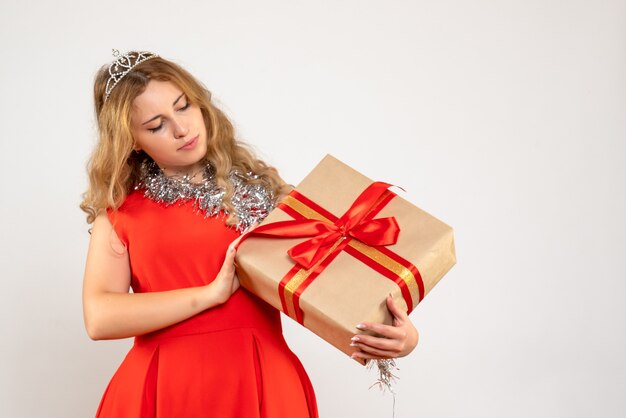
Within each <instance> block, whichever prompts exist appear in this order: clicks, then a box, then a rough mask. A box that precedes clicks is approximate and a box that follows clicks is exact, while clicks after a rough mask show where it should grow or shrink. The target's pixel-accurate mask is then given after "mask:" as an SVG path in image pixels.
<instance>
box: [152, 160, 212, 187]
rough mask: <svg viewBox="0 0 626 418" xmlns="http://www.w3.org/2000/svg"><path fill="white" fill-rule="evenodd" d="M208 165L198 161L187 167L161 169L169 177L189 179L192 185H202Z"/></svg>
mask: <svg viewBox="0 0 626 418" xmlns="http://www.w3.org/2000/svg"><path fill="white" fill-rule="evenodd" d="M205 168H206V163H205V162H204V161H198V162H197V163H195V164H193V165H190V166H187V167H161V171H162V172H163V174H164V175H165V176H167V177H178V178H182V177H187V178H188V179H189V181H191V182H192V183H201V182H202V181H203V180H204V175H203V173H204V170H205Z"/></svg>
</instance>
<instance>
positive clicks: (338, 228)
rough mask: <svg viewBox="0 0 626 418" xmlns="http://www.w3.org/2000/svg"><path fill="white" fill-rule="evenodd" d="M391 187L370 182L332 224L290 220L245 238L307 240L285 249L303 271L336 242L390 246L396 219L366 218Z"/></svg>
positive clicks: (395, 236) (395, 233) (396, 228)
mask: <svg viewBox="0 0 626 418" xmlns="http://www.w3.org/2000/svg"><path fill="white" fill-rule="evenodd" d="M389 187H391V184H388V183H384V182H379V181H377V182H374V183H372V184H371V185H370V186H369V187H367V188H366V189H365V190H364V191H363V192H362V193H361V194H360V195H359V197H357V199H356V200H355V201H354V203H353V204H352V206H350V208H349V209H348V210H347V211H346V213H344V214H343V215H342V216H341V217H340V218H339V219H337V221H336V222H334V223H332V222H325V221H321V220H317V219H294V220H289V221H280V222H274V223H271V224H267V225H261V226H259V227H257V228H255V229H253V230H252V231H250V232H248V233H247V234H246V235H252V236H263V237H269V238H301V237H311V238H310V239H308V240H306V241H303V242H301V243H299V244H296V245H295V246H293V247H291V248H290V249H289V250H288V254H289V256H290V257H291V259H292V260H294V261H295V262H296V263H298V264H300V265H301V266H303V267H304V268H306V269H309V268H311V267H312V266H314V265H315V264H316V263H318V262H319V261H320V260H321V259H322V258H323V257H324V256H325V255H326V254H328V253H330V252H331V251H332V249H333V246H334V245H335V244H336V242H337V241H339V240H346V239H356V240H358V241H361V242H363V243H364V244H367V245H370V246H386V245H393V244H395V243H396V242H397V240H398V235H399V233H400V227H399V225H398V222H397V221H396V219H395V218H394V217H393V216H391V217H388V218H378V219H370V217H369V216H368V214H369V213H370V212H371V210H372V209H373V208H374V207H375V206H376V204H377V203H378V201H379V199H380V198H381V196H382V195H383V194H384V193H385V192H386V191H387V189H388V188H389Z"/></svg>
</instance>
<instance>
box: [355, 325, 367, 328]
mask: <svg viewBox="0 0 626 418" xmlns="http://www.w3.org/2000/svg"><path fill="white" fill-rule="evenodd" d="M356 327H357V328H358V329H365V325H364V324H358V325H357V326H356Z"/></svg>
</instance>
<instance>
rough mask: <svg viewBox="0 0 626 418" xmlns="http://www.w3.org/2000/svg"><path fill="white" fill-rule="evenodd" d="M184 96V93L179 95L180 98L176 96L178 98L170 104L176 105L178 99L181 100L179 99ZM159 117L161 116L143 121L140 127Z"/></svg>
mask: <svg viewBox="0 0 626 418" xmlns="http://www.w3.org/2000/svg"><path fill="white" fill-rule="evenodd" d="M184 95H185V93H181V95H180V96H178V97H177V98H176V100H174V103H172V106H176V103H178V101H179V100H180V98H181V97H183V96H184ZM160 117H161V115H156V116H155V117H153V118H152V119H150V120H147V121H145V122H144V123H142V124H141V125H142V126H143V125H145V124H146V123H150V122H152V121H153V120H155V119H158V118H160Z"/></svg>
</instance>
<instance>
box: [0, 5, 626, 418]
mask: <svg viewBox="0 0 626 418" xmlns="http://www.w3.org/2000/svg"><path fill="white" fill-rule="evenodd" d="M625 20H626V3H625V2H623V1H609V0H604V1H602V0H600V1H556V0H551V1H546V0H531V1H495V0H491V1H489V0H483V1H475V2H464V1H458V0H457V1H454V0H447V1H445V0H444V1H436V2H435V1H387V2H382V1H356V0H353V1H345V0H344V1H341V0H340V1H333V2H331V1H315V2H313V1H282V2H280V1H275V0H272V1H267V0H266V1H230V2H225V1H224V2H215V1H203V2H200V1H198V2H193V3H192V2H179V3H178V4H177V5H174V3H170V2H165V1H131V2H88V1H77V0H73V1H66V2H63V3H60V2H59V3H57V2H47V1H42V0H39V1H23V2H13V1H11V2H9V1H7V0H2V8H1V12H0V35H1V36H0V50H1V53H2V58H1V60H2V63H1V66H0V87H1V91H0V138H1V148H0V151H1V152H0V170H1V176H0V186H1V194H0V199H2V201H1V205H0V237H1V238H0V239H1V242H0V245H1V246H0V254H1V265H0V267H1V270H0V274H1V277H2V282H1V290H0V326H1V328H0V332H1V334H2V337H1V343H0V416H2V417H63V418H67V417H89V416H93V415H94V413H95V410H96V407H97V404H98V402H99V400H100V397H101V395H102V393H103V391H104V389H105V386H106V384H107V382H108V380H109V379H110V377H111V376H112V374H113V372H114V371H115V369H116V368H117V366H118V364H119V363H120V362H121V360H122V358H123V356H124V354H125V353H126V351H127V349H128V348H129V346H130V340H124V341H104V342H93V341H91V340H89V338H88V337H87V335H86V333H85V331H84V328H83V322H82V310H81V285H82V283H81V281H82V274H83V268H84V261H85V255H86V250H87V243H88V234H87V225H86V223H85V221H84V216H83V213H82V212H81V211H80V210H79V208H78V204H79V202H80V199H81V197H80V195H81V193H82V192H83V191H84V190H85V187H86V175H85V164H86V161H87V158H88V156H89V153H90V151H91V149H92V146H93V144H94V141H95V122H94V116H93V105H92V98H91V90H92V83H93V76H94V74H95V72H96V70H97V69H98V68H99V67H100V66H101V65H103V64H105V63H108V62H110V60H111V53H110V51H111V48H117V49H120V50H122V51H126V50H129V49H146V50H151V51H154V52H157V53H159V54H161V55H162V56H164V57H166V58H170V59H172V60H174V61H176V62H178V63H180V64H182V65H183V66H185V67H186V68H188V69H189V70H190V71H191V72H192V73H193V74H194V75H196V76H197V77H198V78H199V79H200V80H202V81H203V82H204V83H205V84H206V85H207V86H208V88H209V89H210V90H211V91H212V92H213V94H214V96H215V97H216V98H217V99H218V101H219V103H220V104H221V106H222V108H223V109H224V110H225V111H226V112H227V113H228V115H229V116H230V117H231V118H232V119H233V121H234V123H235V124H236V127H237V129H238V132H239V136H240V138H242V139H244V140H246V141H248V142H250V143H252V144H253V145H254V146H255V147H256V149H258V151H259V155H260V156H261V158H264V159H265V160H267V161H268V162H269V163H271V164H273V165H275V166H276V167H277V168H278V169H279V170H280V172H281V174H282V175H283V177H284V178H285V179H286V180H288V181H289V182H291V183H294V184H297V183H298V182H299V181H300V180H301V179H302V178H303V177H304V176H305V175H306V173H307V172H308V171H309V170H310V169H311V168H312V167H313V166H314V165H315V164H316V163H317V162H318V161H319V160H320V159H321V158H322V156H323V155H324V154H326V153H331V154H333V155H335V156H336V157H338V158H339V159H341V160H343V161H344V162H346V163H348V164H350V165H351V166H352V167H354V168H356V169H357V170H359V171H361V172H362V173H364V174H365V175H367V176H369V177H371V178H375V179H377V180H384V181H388V182H391V183H394V184H397V185H400V186H402V187H404V188H405V189H406V190H407V193H406V194H405V197H406V198H407V199H409V200H411V201H412V202H413V203H415V204H416V205H418V206H420V207H421V208H422V209H424V210H426V211H428V212H429V213H432V214H433V215H435V216H437V217H438V218H440V219H441V220H443V221H444V222H446V223H448V224H449V225H451V226H453V227H454V229H455V234H456V235H455V238H456V248H457V256H458V260H457V265H456V266H455V267H454V268H453V269H452V270H451V271H450V273H449V274H448V275H446V276H445V277H444V279H443V280H442V281H441V282H440V283H439V284H438V285H437V287H436V288H435V289H434V290H433V291H432V292H431V293H430V294H429V295H428V297H427V298H426V299H425V300H424V302H423V303H422V304H420V306H419V307H418V308H417V309H416V310H415V311H414V313H412V314H411V319H412V320H413V322H414V323H415V324H416V326H417V328H418V329H419V331H420V333H421V339H420V343H419V345H418V348H417V349H416V350H415V351H414V352H413V353H412V354H411V355H410V356H409V357H407V358H404V359H401V360H400V362H399V364H400V368H401V370H400V371H399V372H398V374H399V376H400V380H399V381H398V384H397V392H398V397H397V403H396V417H398V418H402V417H405V418H406V417H428V418H435V417H447V418H450V417H523V418H527V417H550V418H553V417H568V418H571V417H592V416H593V417H596V416H598V417H606V418H608V417H623V416H626V396H625V393H626V360H625V355H624V353H625V352H626V308H625V307H624V298H625V297H626V257H625V256H624V253H625V251H624V249H625V245H624V240H625V239H626V222H625V221H624V214H625V213H626V198H625V193H624V190H625V189H626V187H625V186H626V184H625V182H626V181H625V179H626V168H624V163H625V156H626V144H625V139H626V123H625V115H626V80H625V75H626V25H625ZM283 324H284V327H285V334H286V338H287V341H288V343H289V344H290V346H291V348H292V349H293V351H294V352H295V353H296V354H297V355H298V356H299V357H300V359H301V360H302V362H303V364H304V366H305V368H306V369H307V371H308V373H309V375H310V377H311V380H312V381H313V384H314V387H315V390H316V393H317V397H318V403H319V409H320V414H321V417H323V418H325V417H347V416H351V417H356V416H359V417H390V416H391V405H392V398H391V396H390V395H389V394H384V395H383V394H382V393H380V392H379V391H378V389H376V388H373V389H371V390H368V387H369V385H370V384H371V383H372V382H373V381H374V380H375V379H374V378H375V374H374V371H373V370H367V369H365V368H364V367H362V366H359V365H358V364H357V363H356V362H354V361H352V360H350V359H349V358H347V357H346V356H345V355H343V354H341V353H340V352H338V351H337V350H335V349H334V348H332V347H331V346H330V345H328V344H326V343H324V342H323V341H321V340H319V339H318V338H317V337H316V336H314V335H313V334H312V333H309V332H308V331H306V330H304V329H301V328H299V327H298V326H297V325H295V324H294V322H293V321H292V320H291V319H289V318H286V317H283Z"/></svg>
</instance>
